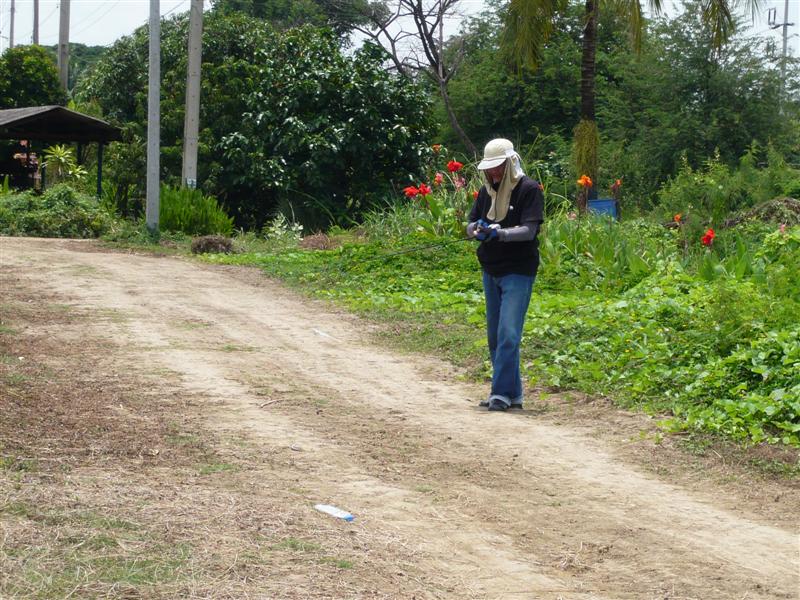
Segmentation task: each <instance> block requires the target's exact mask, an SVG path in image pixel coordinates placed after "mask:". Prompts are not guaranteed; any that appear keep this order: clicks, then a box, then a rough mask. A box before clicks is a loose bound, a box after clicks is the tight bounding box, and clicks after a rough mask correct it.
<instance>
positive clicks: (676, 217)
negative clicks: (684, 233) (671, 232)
mask: <svg viewBox="0 0 800 600" xmlns="http://www.w3.org/2000/svg"><path fill="white" fill-rule="evenodd" d="M681 217H683V215H682V214H681V213H678V214H677V215H675V216H674V217H672V220H673V221H675V222H676V223H677V224H678V225H680V224H681Z"/></svg>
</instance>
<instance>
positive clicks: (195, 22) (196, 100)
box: [182, 0, 203, 189]
mask: <svg viewBox="0 0 800 600" xmlns="http://www.w3.org/2000/svg"><path fill="white" fill-rule="evenodd" d="M188 52H189V64H188V67H187V72H186V117H185V119H184V123H183V173H182V175H183V183H184V185H186V187H188V188H192V189H194V188H195V187H197V138H198V134H199V131H200V69H201V67H200V65H201V62H202V56H203V0H192V4H191V9H190V12H189V48H188Z"/></svg>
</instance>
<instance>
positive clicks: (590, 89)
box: [573, 0, 600, 214]
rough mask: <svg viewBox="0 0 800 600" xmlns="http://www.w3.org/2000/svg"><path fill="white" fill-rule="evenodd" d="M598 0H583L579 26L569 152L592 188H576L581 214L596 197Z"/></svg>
mask: <svg viewBox="0 0 800 600" xmlns="http://www.w3.org/2000/svg"><path fill="white" fill-rule="evenodd" d="M598 4H599V0H586V23H585V25H584V27H583V52H582V56H581V118H580V122H579V123H578V125H577V126H576V127H575V131H574V134H575V137H574V141H573V153H574V157H575V167H576V170H577V174H578V175H579V176H580V175H588V176H589V177H590V178H591V180H592V187H590V188H580V189H579V191H578V194H577V196H576V198H575V203H576V205H577V208H578V212H579V213H580V214H585V213H586V211H587V208H588V200H589V199H590V198H593V197H596V193H595V192H594V190H595V189H596V186H597V184H598V180H597V154H598V146H599V145H600V143H599V139H598V135H597V123H596V122H595V89H594V88H595V73H596V66H597V65H596V54H597V17H598Z"/></svg>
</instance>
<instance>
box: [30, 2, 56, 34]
mask: <svg viewBox="0 0 800 600" xmlns="http://www.w3.org/2000/svg"><path fill="white" fill-rule="evenodd" d="M57 12H58V4H56V5H55V6H54V7H53V10H51V11H50V14H48V15H47V16H46V17H45V18H44V19H42V20H41V21H39V31H41V30H42V25H44V24H45V23H47V21H48V20H50V17H52V16H53V15H54V14H56V13H57ZM25 37H26V38H33V29H31V30H30V31H29V32H28V33H27V34H25Z"/></svg>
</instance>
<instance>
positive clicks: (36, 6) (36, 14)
mask: <svg viewBox="0 0 800 600" xmlns="http://www.w3.org/2000/svg"><path fill="white" fill-rule="evenodd" d="M33 44H34V45H35V46H38V45H39V0H33Z"/></svg>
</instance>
